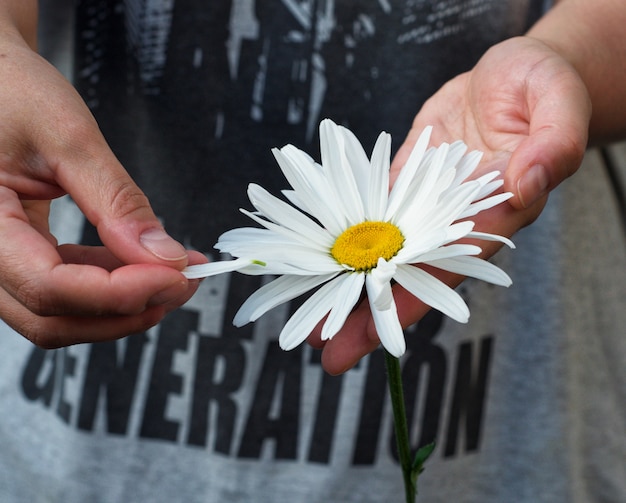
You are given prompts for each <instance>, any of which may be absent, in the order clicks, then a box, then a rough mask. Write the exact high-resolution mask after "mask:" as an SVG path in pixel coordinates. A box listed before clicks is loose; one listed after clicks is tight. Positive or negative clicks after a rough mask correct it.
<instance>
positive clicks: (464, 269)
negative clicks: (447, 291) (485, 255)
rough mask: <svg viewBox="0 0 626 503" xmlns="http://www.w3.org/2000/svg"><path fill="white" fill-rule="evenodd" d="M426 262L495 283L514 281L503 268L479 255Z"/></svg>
mask: <svg viewBox="0 0 626 503" xmlns="http://www.w3.org/2000/svg"><path fill="white" fill-rule="evenodd" d="M425 263H427V264H429V265H431V266H433V267H437V268H438V269H443V270H444V271H450V272H453V273H456V274H461V275H463V276H469V277H471V278H476V279H480V280H482V281H487V282H489V283H493V284H494V285H499V286H507V287H508V286H511V284H512V283H513V281H512V280H511V278H510V277H509V275H508V274H507V273H505V272H504V271H503V270H502V269H500V268H499V267H497V266H495V265H493V264H492V263H490V262H487V261H486V260H483V259H480V258H478V257H468V256H460V257H449V258H443V259H439V260H433V261H426V262H425Z"/></svg>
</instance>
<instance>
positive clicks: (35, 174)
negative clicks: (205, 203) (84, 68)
mask: <svg viewBox="0 0 626 503" xmlns="http://www.w3.org/2000/svg"><path fill="white" fill-rule="evenodd" d="M63 194H70V195H71V197H72V198H73V200H74V201H75V202H76V204H77V205H78V207H79V208H80V209H81V210H82V211H83V213H84V214H85V216H86V217H87V219H88V220H89V221H90V222H91V223H92V224H94V225H95V226H96V228H97V230H98V234H99V236H100V238H101V240H102V242H103V244H104V246H103V247H86V246H79V245H70V244H66V245H62V246H58V245H57V241H56V239H55V238H54V236H52V235H51V234H50V231H49V227H48V216H49V208H50V201H51V200H52V199H54V198H56V197H59V196H61V195H63ZM204 261H205V259H204V257H203V256H202V255H201V254H199V253H196V252H188V251H187V250H185V249H184V247H183V246H182V245H180V244H179V243H177V242H176V241H174V240H173V239H172V238H171V237H169V236H168V235H167V234H166V233H165V231H164V230H163V228H162V226H161V224H160V223H159V221H158V219H157V218H156V217H155V215H154V213H153V212H152V210H151V208H150V205H149V202H148V200H147V198H146V196H145V195H144V194H143V193H142V192H141V190H140V189H139V188H138V187H137V185H136V184H135V183H134V182H133V181H132V180H131V178H130V177H129V175H128V174H127V173H126V171H125V170H124V168H123V167H122V166H121V165H120V163H119V162H118V160H117V159H116V158H115V156H114V154H113V153H112V152H111V150H110V149H109V147H108V145H107V143H106V141H105V139H104V138H103V136H102V134H101V132H100V131H99V128H98V126H97V124H96V121H95V120H94V118H93V117H92V115H91V113H90V112H89V110H88V108H87V106H86V105H85V104H84V102H83V100H82V99H81V98H80V96H79V95H78V93H77V92H76V91H75V90H74V88H73V87H72V86H71V85H70V84H69V83H68V82H67V81H66V80H65V79H64V78H63V77H62V76H61V75H60V74H59V73H58V72H57V71H56V69H54V68H53V67H52V66H51V65H49V64H48V63H47V62H46V61H45V60H43V59H42V58H41V57H40V56H39V55H37V54H36V53H35V52H33V51H32V50H31V48H30V47H28V45H26V43H24V41H23V40H22V39H21V38H20V37H19V36H17V35H12V34H11V33H10V32H6V33H3V34H2V36H0V317H2V319H3V320H4V321H5V322H6V323H7V324H8V325H10V326H11V327H13V328H14V329H15V330H16V331H18V332H20V333H21V334H23V335H24V336H25V337H27V338H28V339H30V340H31V341H33V342H34V343H35V344H37V345H39V346H42V347H59V346H66V345H69V344H74V343H78V342H86V341H100V340H109V339H115V338H119V337H122V336H125V335H129V334H132V333H136V332H140V331H142V330H145V329H147V328H149V327H150V326H152V325H154V324H156V323H157V322H158V321H159V320H160V319H161V318H162V317H163V316H164V314H165V313H166V312H168V311H169V310H171V309H173V308H175V307H177V306H179V305H181V304H182V303H183V302H185V301H186V300H187V299H188V298H189V297H190V296H191V295H192V294H193V293H194V291H195V289H196V288H197V281H188V280H187V279H186V278H185V277H184V276H183V275H182V274H181V273H180V271H181V270H182V269H183V268H184V267H185V266H186V265H187V264H188V263H199V262H204Z"/></svg>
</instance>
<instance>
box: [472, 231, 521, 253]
mask: <svg viewBox="0 0 626 503" xmlns="http://www.w3.org/2000/svg"><path fill="white" fill-rule="evenodd" d="M467 237H468V238H477V239H484V240H485V241H499V242H500V243H504V244H505V245H507V246H508V247H509V248H511V249H515V243H514V242H513V241H511V240H510V239H509V238H506V237H504V236H500V235H498V234H488V233H486V232H475V231H472V232H468V233H467Z"/></svg>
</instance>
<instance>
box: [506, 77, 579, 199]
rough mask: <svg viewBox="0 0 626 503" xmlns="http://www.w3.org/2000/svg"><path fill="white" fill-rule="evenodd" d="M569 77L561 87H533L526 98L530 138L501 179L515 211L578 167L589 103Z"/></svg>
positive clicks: (577, 85)
mask: <svg viewBox="0 0 626 503" xmlns="http://www.w3.org/2000/svg"><path fill="white" fill-rule="evenodd" d="M567 77H568V78H563V79H562V80H563V81H565V82H560V85H552V86H545V85H543V86H542V85H537V86H536V90H535V92H534V94H535V96H534V97H533V96H531V97H530V98H529V107H528V108H529V119H530V121H529V129H528V131H529V132H528V136H527V137H526V138H524V139H523V140H522V141H521V142H520V144H519V145H518V146H517V148H516V149H515V150H514V152H513V154H512V156H511V161H510V164H509V166H508V168H507V170H506V172H505V176H504V189H505V190H507V191H510V192H512V193H513V194H514V197H513V198H512V199H511V200H510V203H511V204H512V205H513V206H514V207H515V208H517V209H523V208H529V207H530V206H532V205H533V204H534V203H535V202H537V201H539V200H540V199H542V198H543V196H545V195H546V194H547V193H548V192H549V191H551V190H552V189H554V188H555V187H556V186H557V185H558V184H560V183H561V182H562V181H563V180H565V179H566V178H567V177H569V176H571V175H573V174H574V173H575V172H576V171H577V170H578V168H579V167H580V164H581V162H582V159H583V156H584V154H585V149H586V147H587V141H588V131H589V121H590V118H591V103H590V100H589V96H588V94H587V90H586V88H585V87H584V84H583V83H582V81H581V80H580V78H578V76H577V75H575V74H574V73H573V72H569V73H568V74H567ZM529 86H530V87H531V88H532V85H529ZM531 94H533V93H531Z"/></svg>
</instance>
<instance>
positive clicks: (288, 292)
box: [233, 274, 335, 327]
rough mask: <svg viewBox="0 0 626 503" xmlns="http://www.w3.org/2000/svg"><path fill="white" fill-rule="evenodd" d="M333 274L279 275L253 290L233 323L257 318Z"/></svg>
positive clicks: (330, 277)
mask: <svg viewBox="0 0 626 503" xmlns="http://www.w3.org/2000/svg"><path fill="white" fill-rule="evenodd" d="M334 276H335V275H334V274H332V275H331V274H326V275H320V276H307V277H300V276H281V277H279V278H277V279H275V280H274V281H272V282H270V283H268V284H266V285H264V286H262V287H261V288H259V289H258V290H257V291H256V292H254V293H253V294H252V295H250V297H248V298H247V299H246V301H245V302H244V303H243V304H242V306H241V307H240V308H239V310H238V311H237V314H235V319H234V320H233V324H234V325H235V326H237V327H241V326H243V325H245V324H246V323H250V322H251V321H255V320H257V319H258V318H259V317H260V316H262V315H263V314H265V313H266V312H267V311H269V310H270V309H273V308H274V307H276V306H279V305H280V304H283V303H285V302H288V301H290V300H292V299H295V298H296V297H298V296H300V295H302V294H303V293H305V292H308V291H309V290H312V289H313V288H316V287H317V286H319V285H321V284H322V283H325V282H326V281H329V280H331V279H332V278H333V277H334Z"/></svg>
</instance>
